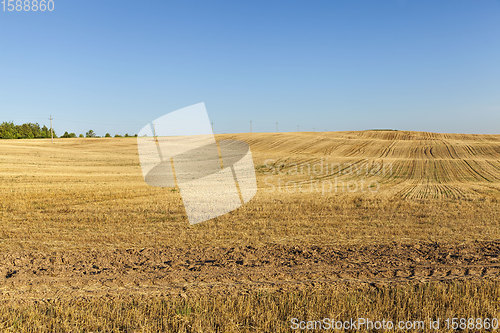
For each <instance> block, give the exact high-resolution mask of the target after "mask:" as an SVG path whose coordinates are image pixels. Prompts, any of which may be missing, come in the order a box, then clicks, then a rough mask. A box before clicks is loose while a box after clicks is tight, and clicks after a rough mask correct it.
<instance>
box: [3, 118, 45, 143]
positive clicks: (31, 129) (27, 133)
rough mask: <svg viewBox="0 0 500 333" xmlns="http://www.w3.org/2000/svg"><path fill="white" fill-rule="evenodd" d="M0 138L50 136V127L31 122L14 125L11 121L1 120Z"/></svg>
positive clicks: (38, 137)
mask: <svg viewBox="0 0 500 333" xmlns="http://www.w3.org/2000/svg"><path fill="white" fill-rule="evenodd" d="M54 137H55V134H54ZM0 138H2V139H41V138H50V129H49V128H47V126H43V127H40V125H38V124H33V123H27V124H22V125H15V124H14V123H13V122H3V123H2V124H1V125H0Z"/></svg>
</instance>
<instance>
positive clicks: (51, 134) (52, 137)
mask: <svg viewBox="0 0 500 333" xmlns="http://www.w3.org/2000/svg"><path fill="white" fill-rule="evenodd" d="M49 119H50V142H51V143H54V130H53V129H52V119H54V118H52V115H50V118H49Z"/></svg>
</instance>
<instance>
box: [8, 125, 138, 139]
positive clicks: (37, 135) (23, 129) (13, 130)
mask: <svg viewBox="0 0 500 333" xmlns="http://www.w3.org/2000/svg"><path fill="white" fill-rule="evenodd" d="M136 136H137V134H135V135H129V134H128V133H127V134H125V135H123V136H122V135H119V134H116V135H115V138H121V137H126V138H128V137H136ZM50 137H51V134H50V128H48V127H47V126H45V125H44V126H42V127H40V125H39V124H37V123H26V124H22V125H16V124H14V123H13V122H3V123H2V124H0V139H44V138H50ZM57 137H58V136H57V135H56V133H55V132H54V138H57ZM76 137H79V138H83V137H86V138H98V137H99V136H97V134H95V132H94V131H93V130H89V131H88V132H87V133H85V135H83V134H79V135H76V134H75V133H68V132H64V134H63V135H61V138H76ZM105 137H106V138H110V137H111V134H109V133H106V135H105Z"/></svg>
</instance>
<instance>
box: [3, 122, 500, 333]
mask: <svg viewBox="0 0 500 333" xmlns="http://www.w3.org/2000/svg"><path fill="white" fill-rule="evenodd" d="M217 139H219V140H221V139H237V140H241V141H245V142H247V143H248V144H249V145H250V149H251V151H252V154H253V160H254V164H255V169H256V175H257V184H258V192H257V194H256V196H255V197H254V198H253V199H252V200H251V201H250V202H248V203H247V204H246V205H244V206H242V207H241V208H239V209H237V210H235V211H233V212H231V213H228V214H226V215H223V216H220V217H218V218H216V219H213V220H210V221H206V222H203V223H200V224H197V225H189V223H188V220H187V217H186V214H185V211H184V208H183V204H182V199H181V196H180V193H179V191H178V189H176V188H157V187H150V186H148V185H147V184H146V183H145V182H144V180H143V178H142V173H141V168H140V165H139V160H138V153H137V145H136V140H135V139H134V138H95V139H80V138H78V139H56V140H54V144H51V142H50V140H45V139H43V140H1V141H0V165H1V168H0V198H1V200H0V250H1V251H0V293H1V295H2V299H1V301H0V303H1V304H0V329H1V330H2V331H9V330H10V331H94V332H96V331H127V332H135V331H145V332H155V331H169V332H288V331H290V325H291V320H292V319H293V318H299V319H301V320H319V319H322V318H325V317H328V318H334V319H337V320H349V319H350V318H362V317H364V318H372V319H377V320H381V319H384V318H385V319H390V320H394V321H397V320H416V319H425V320H428V319H429V318H430V319H435V318H451V317H458V318H470V317H481V318H486V317H489V318H494V317H496V318H500V135H472V134H471V135H467V134H438V133H426V132H405V131H361V132H302V133H246V134H224V135H218V136H217ZM441 331H447V330H446V329H445V328H443V329H441Z"/></svg>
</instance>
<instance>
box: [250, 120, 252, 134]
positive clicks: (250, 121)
mask: <svg viewBox="0 0 500 333" xmlns="http://www.w3.org/2000/svg"><path fill="white" fill-rule="evenodd" d="M250 133H252V121H251V120H250Z"/></svg>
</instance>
